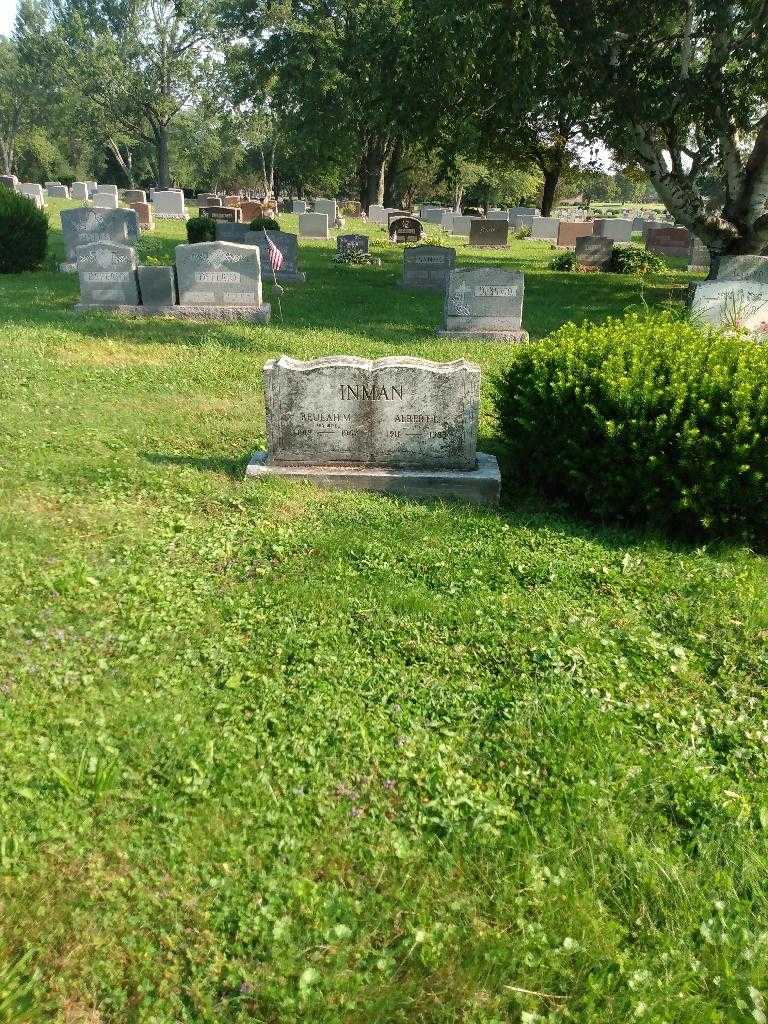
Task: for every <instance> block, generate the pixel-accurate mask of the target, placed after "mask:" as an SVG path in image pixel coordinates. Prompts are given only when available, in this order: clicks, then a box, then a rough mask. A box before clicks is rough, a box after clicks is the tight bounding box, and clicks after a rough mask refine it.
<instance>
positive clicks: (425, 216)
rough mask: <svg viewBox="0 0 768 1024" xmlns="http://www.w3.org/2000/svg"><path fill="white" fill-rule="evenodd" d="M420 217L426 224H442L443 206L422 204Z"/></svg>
mask: <svg viewBox="0 0 768 1024" xmlns="http://www.w3.org/2000/svg"><path fill="white" fill-rule="evenodd" d="M420 219H421V220H423V221H424V223H425V224H442V222H443V208H442V206H422V208H421V218H420Z"/></svg>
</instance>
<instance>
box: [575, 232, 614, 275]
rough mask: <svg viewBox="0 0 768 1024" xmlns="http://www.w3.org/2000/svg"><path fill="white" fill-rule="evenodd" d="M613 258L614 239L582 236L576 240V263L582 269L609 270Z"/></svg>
mask: <svg viewBox="0 0 768 1024" xmlns="http://www.w3.org/2000/svg"><path fill="white" fill-rule="evenodd" d="M612 256H613V239H612V238H602V237H600V236H598V235H582V236H581V238H577V239H576V262H577V263H578V264H579V265H580V266H582V267H595V268H596V269H597V270H607V269H608V267H609V265H610V262H611V257H612Z"/></svg>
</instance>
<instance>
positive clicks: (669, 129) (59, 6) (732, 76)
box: [0, 0, 768, 253]
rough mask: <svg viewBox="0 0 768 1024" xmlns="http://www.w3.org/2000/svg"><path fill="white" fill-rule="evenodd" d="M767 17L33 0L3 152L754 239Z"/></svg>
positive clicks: (659, 6)
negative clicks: (618, 217) (577, 200)
mask: <svg viewBox="0 0 768 1024" xmlns="http://www.w3.org/2000/svg"><path fill="white" fill-rule="evenodd" d="M767 28H768V4H766V2H765V0H737V2H735V3H731V4H727V5H724V4H722V3H719V2H717V0H696V2H694V0H688V2H683V3H681V2H679V0H658V2H656V3H654V4H653V5H652V6H651V5H644V4H640V5H635V6H634V7H633V8H632V9H631V10H628V9H627V5H626V4H625V3H623V2H620V0H486V2H484V3H482V4H478V3H477V2H476V0H173V2H171V0H22V2H21V5H20V8H19V12H18V18H17V22H16V26H15V29H14V32H13V34H12V37H11V38H10V39H8V40H3V41H2V44H1V45H2V51H1V52H0V164H2V169H3V171H4V172H11V171H15V172H16V173H17V174H19V176H20V177H22V178H25V179H35V180H45V179H46V178H51V177H53V178H60V179H61V180H62V181H66V180H67V179H73V178H86V177H94V178H96V179H102V180H106V179H109V180H113V181H115V182H116V183H118V184H125V185H129V184H159V185H161V186H164V185H169V184H175V185H179V186H183V187H185V188H189V189H202V188H217V187H221V188H226V187H230V186H235V185H243V186H255V187H258V188H261V189H262V190H263V191H265V192H271V193H274V194H277V195H280V194H285V193H288V192H290V193H293V194H298V195H303V194H305V193H308V194H310V195H311V194H312V193H332V194H335V195H347V196H350V197H352V196H357V197H359V198H360V199H361V200H362V202H363V204H364V205H365V206H366V207H367V206H368V205H369V204H370V203H373V202H383V203H385V204H387V205H408V204H409V203H410V202H411V201H412V200H413V199H421V198H430V199H434V200H442V201H444V202H446V203H450V204H452V205H453V206H455V207H458V206H462V205H463V206H484V205H486V204H488V203H500V204H502V203H507V204H517V203H523V204H526V205H528V204H531V205H537V206H539V207H540V208H541V210H542V213H544V214H547V213H548V212H549V211H550V209H551V208H552V206H553V204H554V203H555V202H556V201H557V200H558V199H560V198H562V197H565V196H574V195H579V196H582V197H583V198H584V199H585V200H586V201H587V202H589V201H592V200H595V199H599V200H603V201H605V200H615V201H619V202H632V201H641V202H644V201H652V200H654V199H657V198H659V199H661V201H662V202H663V203H664V204H665V205H666V206H667V208H668V209H669V210H670V211H671V213H672V214H673V215H674V217H675V219H676V220H677V221H678V222H679V223H681V224H685V225H686V226H687V227H689V228H691V229H692V230H693V231H694V232H695V233H696V234H697V235H698V236H699V237H700V238H702V239H703V240H704V242H705V243H706V244H707V245H708V246H709V247H710V250H711V251H712V252H713V253H718V252H725V251H730V252H760V251H762V250H763V249H764V248H765V246H766V245H767V244H768V32H767V31H766V29H767ZM606 151H608V152H610V154H611V156H612V158H613V161H614V163H613V168H614V172H612V173H611V174H606V173H605V172H604V171H603V170H601V169H600V166H599V164H598V161H597V160H596V159H595V157H596V155H597V154H598V153H601V154H604V153H605V152H606Z"/></svg>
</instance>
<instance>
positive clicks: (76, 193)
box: [69, 181, 88, 202]
mask: <svg viewBox="0 0 768 1024" xmlns="http://www.w3.org/2000/svg"><path fill="white" fill-rule="evenodd" d="M69 194H70V197H71V198H72V199H79V200H80V201H81V202H86V201H87V199H88V182H87V181H73V182H72V185H71V187H70V189H69Z"/></svg>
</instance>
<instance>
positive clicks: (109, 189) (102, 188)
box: [94, 185, 117, 198]
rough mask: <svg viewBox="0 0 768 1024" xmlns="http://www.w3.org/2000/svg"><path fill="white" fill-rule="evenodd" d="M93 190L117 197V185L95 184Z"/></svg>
mask: <svg viewBox="0 0 768 1024" xmlns="http://www.w3.org/2000/svg"><path fill="white" fill-rule="evenodd" d="M94 192H106V193H109V194H110V195H113V196H115V198H117V185H97V186H96V188H95V189H94Z"/></svg>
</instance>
